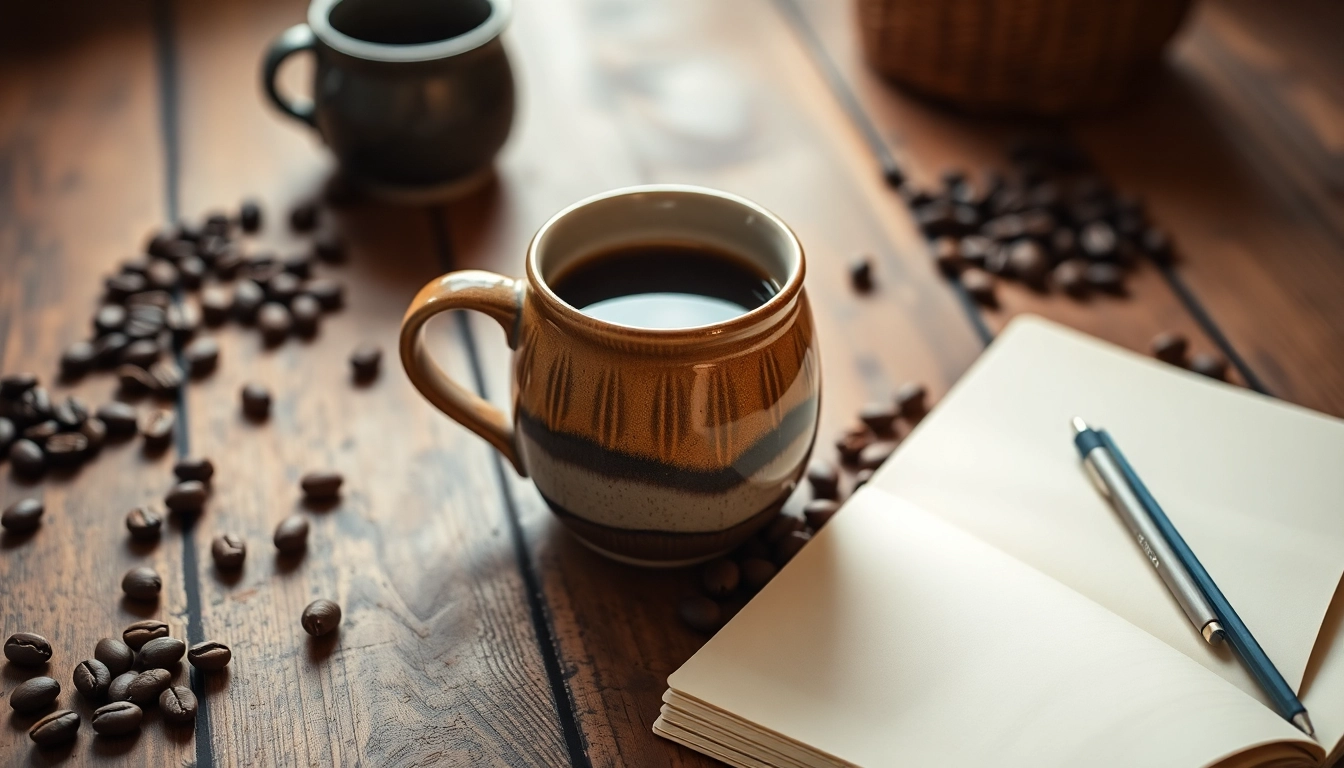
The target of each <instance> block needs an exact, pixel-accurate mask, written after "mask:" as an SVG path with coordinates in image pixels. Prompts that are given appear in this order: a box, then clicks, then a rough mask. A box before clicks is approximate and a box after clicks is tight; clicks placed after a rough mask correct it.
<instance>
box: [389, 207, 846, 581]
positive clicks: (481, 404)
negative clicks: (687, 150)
mask: <svg viewBox="0 0 1344 768" xmlns="http://www.w3.org/2000/svg"><path fill="white" fill-rule="evenodd" d="M669 241H675V242H679V243H682V244H686V245H691V246H695V245H702V246H705V247H707V248H712V249H715V250H717V251H720V252H722V251H727V252H728V253H731V254H733V255H735V256H739V257H741V258H743V259H745V260H748V261H749V262H751V263H752V264H753V265H754V266H755V267H757V268H758V269H759V270H761V271H763V272H764V273H766V274H767V275H769V276H770V277H771V278H772V280H773V281H774V282H775V283H776V284H777V285H778V286H779V292H778V293H777V294H775V295H774V296H773V297H771V298H770V299H769V300H768V301H766V302H765V303H764V304H763V305H761V306H760V307H757V308H756V309H753V310H750V311H747V312H745V313H744V314H741V315H738V316H737V317H734V318H732V319H730V320H727V321H724V322H721V323H716V324H713V325H705V326H698V327H692V328H683V329H670V330H663V329H659V330H653V329H644V328H635V327H630V326H624V325H617V324H614V323H609V322H604V321H602V320H598V319H595V318H593V317H590V316H588V315H585V314H584V313H582V312H580V311H579V310H578V309H575V308H574V307H572V306H570V305H569V304H567V303H565V302H564V301H563V300H562V299H561V298H560V297H559V296H558V295H556V293H555V291H554V290H552V288H551V285H552V284H554V282H555V278H556V277H557V276H559V275H562V274H563V273H564V272H565V271H566V270H567V269H570V268H571V267H573V266H574V265H575V264H576V263H578V262H581V261H583V260H584V259H586V258H588V257H591V256H593V255H595V254H600V253H609V252H610V251H611V250H612V249H615V248H620V247H623V246H638V245H641V244H646V243H649V242H669ZM526 271H527V274H526V277H524V278H523V279H521V280H515V279H512V278H509V277H504V276H502V275H497V274H493V273H490V272H482V271H476V270H468V271H462V272H452V273H449V274H447V275H443V276H442V277H439V278H437V279H435V280H433V281H431V282H430V283H429V284H427V285H426V286H425V287H424V288H422V289H421V290H420V293H419V294H418V295H417V296H416V297H415V300H414V301H412V302H411V305H410V307H409V308H408V309H407V311H406V316H405V318H404V319H403V320H402V325H401V360H402V364H403V365H404V366H405V367H406V372H407V374H408V375H409V376H410V379H411V381H412V382H413V383H414V384H415V386H416V388H417V389H419V390H420V392H421V393H422V394H423V395H424V396H425V397H426V398H427V399H428V400H429V401H430V402H431V403H433V404H434V405H435V406H436V407H438V408H439V410H441V411H443V412H444V413H446V414H448V416H449V417H451V418H453V419H455V420H457V421H458V422H460V423H461V424H462V425H463V426H465V427H467V428H468V429H470V430H472V431H474V432H476V433H477V434H478V435H480V436H481V437H483V438H485V439H486V440H488V441H489V442H490V443H491V444H492V445H494V446H495V447H496V448H497V449H499V451H500V452H501V453H502V454H504V456H505V457H506V458H507V459H508V460H509V461H510V462H511V463H512V464H513V466H514V468H515V469H517V470H518V472H519V473H520V474H522V475H523V476H529V475H530V476H531V477H532V479H533V481H534V482H535V483H536V486H537V488H538V489H539V490H540V491H541V495H542V496H543V497H544V498H545V499H546V502H547V503H548V504H549V505H550V507H551V509H552V510H553V511H554V512H555V513H556V514H557V515H558V516H559V517H560V519H561V520H562V521H563V522H564V523H565V525H566V526H567V527H568V528H569V529H570V531H572V532H573V533H574V534H575V535H576V536H578V538H579V539H580V540H581V541H582V542H583V543H584V544H586V545H588V546H589V547H591V548H592V549H595V550H597V551H598V552H601V553H602V554H604V555H607V556H609V557H612V558H615V559H617V560H620V561H622V562H627V563H634V564H639V565H665V566H672V565H684V564H689V563H694V562H698V561H701V560H707V559H709V558H712V557H714V556H716V555H720V554H723V553H725V552H727V551H729V550H731V549H733V548H734V547H736V546H737V545H738V544H740V543H742V542H743V541H744V540H745V539H746V538H747V537H749V536H750V535H751V534H752V533H754V532H755V531H757V530H758V529H760V528H761V527H762V526H763V525H765V524H766V523H767V522H769V521H770V519H771V518H772V517H773V516H774V515H775V514H776V513H777V512H778V511H779V509H780V507H781V506H783V504H784V501H785V500H786V499H787V498H788V496H789V494H790V493H792V491H793V489H794V488H795V487H796V486H797V484H798V480H799V477H800V476H801V475H802V473H803V471H804V468H805V466H806V464H807V459H808V455H809V454H810V453H811V451H812V443H813V441H814V439H815V437H816V431H817V415H818V408H819V405H820V397H821V371H820V358H819V357H818V352H817V341H816V332H815V329H814V327H813V324H812V314H811V310H810V309H809V307H808V301H807V296H806V294H805V293H804V291H803V272H804V264H803V249H802V246H801V245H800V244H799V243H798V239H797V237H795V236H794V234H793V232H792V231H790V230H789V228H788V227H787V226H785V224H784V223H783V222H782V221H780V220H779V219H778V218H777V217H775V216H774V215H773V214H771V213H770V212H768V211H766V210H765V209H763V208H761V207H760V206H758V205H756V204H755V203H752V202H750V201H748V200H744V199H742V198H740V197H737V196H734V195H730V194H727V193H724V192H718V191H715V190H710V189H701V188H696V187H685V186H648V187H631V188H627V189H620V190H616V191H613V192H608V193H605V194H601V195H598V196H596V197H591V198H589V199H587V200H583V201H581V202H579V203H576V204H574V205H572V206H570V207H569V208H566V209H565V210H563V211H561V212H560V213H557V214H556V215H555V216H553V217H552V218H551V220H550V221H548V222H546V223H545V224H544V225H543V226H542V227H541V229H540V230H539V231H538V232H537V234H536V235H535V236H534V237H533V238H532V243H531V245H530V246H529V247H528V251H527V267H526ZM456 309H474V310H478V311H480V312H484V313H485V314H487V315H489V316H490V317H493V318H494V319H495V320H496V321H498V322H499V324H500V325H501V326H503V327H504V332H505V334H506V336H507V338H508V342H509V346H510V347H511V348H513V350H514V357H513V414H514V415H513V419H512V420H510V419H509V418H508V417H507V416H505V415H504V414H503V413H502V412H500V411H499V410H498V409H496V408H495V407H494V406H492V405H490V404H489V403H487V402H485V401H484V400H482V399H481V398H479V397H477V396H476V395H475V394H472V393H471V392H468V391H467V390H466V389H464V388H463V387H462V386H460V385H458V384H456V383H454V382H453V381H452V380H450V379H449V378H448V376H447V375H446V374H445V373H444V372H443V371H442V370H441V369H440V368H439V366H438V365H436V364H435V363H434V361H433V360H431V359H430V357H429V353H428V350H427V349H426V348H425V345H424V340H423V333H422V330H423V328H424V325H425V323H426V322H427V321H428V320H429V319H430V318H431V317H433V316H434V315H436V314H438V313H440V312H445V311H449V310H456Z"/></svg>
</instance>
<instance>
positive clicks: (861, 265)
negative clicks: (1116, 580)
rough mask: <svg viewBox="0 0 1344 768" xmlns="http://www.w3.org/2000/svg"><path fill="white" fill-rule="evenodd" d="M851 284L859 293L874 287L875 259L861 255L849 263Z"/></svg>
mask: <svg viewBox="0 0 1344 768" xmlns="http://www.w3.org/2000/svg"><path fill="white" fill-rule="evenodd" d="M849 284H850V285H851V286H853V288H854V290H856V291H858V292H859V293H867V292H868V291H871V290H872V289H873V260H872V259H871V258H870V257H868V256H859V257H857V258H855V259H854V260H853V261H851V262H850V263H849Z"/></svg>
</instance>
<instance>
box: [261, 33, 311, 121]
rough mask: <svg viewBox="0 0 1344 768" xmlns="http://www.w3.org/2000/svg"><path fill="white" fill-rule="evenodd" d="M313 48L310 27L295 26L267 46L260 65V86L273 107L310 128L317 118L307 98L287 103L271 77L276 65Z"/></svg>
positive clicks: (274, 73) (277, 69) (276, 71)
mask: <svg viewBox="0 0 1344 768" xmlns="http://www.w3.org/2000/svg"><path fill="white" fill-rule="evenodd" d="M316 46H317V37H316V36H315V35H314V34H313V30H312V28H311V27H309V26H308V25H307V24H295V25H294V26H292V27H290V28H289V29H286V30H285V31H284V32H282V33H281V34H280V36H279V37H277V38H276V39H275V42H273V43H271V47H270V48H268V49H267V50H266V58H265V59H263V60H262V64H261V84H262V87H264V88H265V89H266V95H267V96H269V97H271V101H272V102H274V103H275V106H277V107H279V108H280V111H281V112H284V113H285V114H287V115H289V116H290V117H292V118H294V119H295V120H301V121H303V122H305V123H307V124H308V125H311V126H312V127H314V128H316V127H317V118H316V117H315V108H314V106H313V102H312V101H311V100H308V99H303V100H299V101H289V100H288V99H286V98H285V97H283V96H281V95H280V91H279V89H277V88H276V87H275V75H276V73H278V72H279V71H280V64H281V63H282V62H284V60H285V59H287V58H289V57H290V56H293V55H294V54H296V53H299V52H301V51H311V50H313V49H314V48H315V47H316Z"/></svg>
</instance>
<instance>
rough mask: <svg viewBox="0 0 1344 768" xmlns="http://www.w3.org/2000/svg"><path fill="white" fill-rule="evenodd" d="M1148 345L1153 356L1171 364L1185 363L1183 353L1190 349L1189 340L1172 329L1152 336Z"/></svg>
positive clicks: (1180, 364)
mask: <svg viewBox="0 0 1344 768" xmlns="http://www.w3.org/2000/svg"><path fill="white" fill-rule="evenodd" d="M1150 346H1151V348H1152V350H1153V357H1156V358H1157V359H1158V360H1161V361H1162V362H1164V363H1171V364H1172V365H1179V366H1184V365H1185V355H1186V352H1187V351H1188V350H1189V349H1190V341H1189V339H1187V338H1185V336H1183V335H1181V334H1179V333H1175V332H1172V331H1163V332H1162V333H1159V334H1157V335H1156V336H1154V337H1153V340H1152V342H1151V343H1150Z"/></svg>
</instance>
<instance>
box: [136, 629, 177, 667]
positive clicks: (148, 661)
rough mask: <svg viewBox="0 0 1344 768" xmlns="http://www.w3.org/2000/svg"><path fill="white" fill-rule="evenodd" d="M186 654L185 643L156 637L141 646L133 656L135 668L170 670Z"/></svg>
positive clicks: (175, 639)
mask: <svg viewBox="0 0 1344 768" xmlns="http://www.w3.org/2000/svg"><path fill="white" fill-rule="evenodd" d="M186 652H187V645H186V643H184V642H182V641H181V640H178V639H177V638H176V637H156V638H154V639H153V640H150V641H149V642H147V643H145V644H144V645H143V646H141V648H140V651H139V652H138V653H136V654H135V668H136V669H168V670H171V669H172V667H173V665H174V664H176V663H178V662H179V661H181V660H182V655H183V654H184V653H186Z"/></svg>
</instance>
